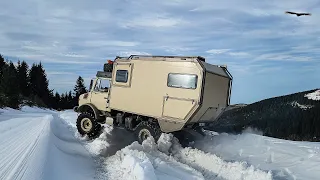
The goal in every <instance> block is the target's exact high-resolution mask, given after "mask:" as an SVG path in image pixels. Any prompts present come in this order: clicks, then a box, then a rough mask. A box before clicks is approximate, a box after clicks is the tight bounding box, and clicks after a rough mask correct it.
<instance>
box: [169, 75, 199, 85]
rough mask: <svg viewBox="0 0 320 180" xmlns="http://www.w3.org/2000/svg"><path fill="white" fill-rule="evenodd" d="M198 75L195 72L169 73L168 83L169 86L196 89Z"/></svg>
mask: <svg viewBox="0 0 320 180" xmlns="http://www.w3.org/2000/svg"><path fill="white" fill-rule="evenodd" d="M197 80H198V76H197V75H195V74H175V73H170V74H169V75H168V82H167V85H168V86H169V87H176V88H185V89H196V87H197Z"/></svg>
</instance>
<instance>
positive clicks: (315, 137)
mask: <svg viewBox="0 0 320 180" xmlns="http://www.w3.org/2000/svg"><path fill="white" fill-rule="evenodd" d="M319 119H320V90H319V89H312V90H308V91H303V92H297V93H293V94H288V95H284V96H278V97H273V98H268V99H265V100H262V101H259V102H255V103H252V104H248V105H246V106H242V107H237V108H232V109H230V110H228V111H226V112H224V113H223V114H222V116H221V117H220V118H219V119H218V120H217V121H215V122H214V127H212V128H211V129H210V130H212V131H216V132H228V133H240V132H242V131H243V130H244V129H246V128H247V127H253V128H257V129H259V130H261V131H262V132H263V135H265V136H269V137H275V138H280V139H288V140H299V141H301V140H304V141H320V121H319Z"/></svg>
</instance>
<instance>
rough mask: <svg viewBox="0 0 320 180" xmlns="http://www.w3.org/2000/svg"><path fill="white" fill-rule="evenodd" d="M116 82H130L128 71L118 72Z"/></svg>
mask: <svg viewBox="0 0 320 180" xmlns="http://www.w3.org/2000/svg"><path fill="white" fill-rule="evenodd" d="M116 81H117V82H123V83H126V82H127V81H128V71H127V70H117V73H116Z"/></svg>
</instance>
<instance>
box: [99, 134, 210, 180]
mask: <svg viewBox="0 0 320 180" xmlns="http://www.w3.org/2000/svg"><path fill="white" fill-rule="evenodd" d="M164 147H166V146H164ZM158 148H159V147H158V146H157V144H155V142H154V140H153V139H152V138H149V139H147V140H146V141H144V142H143V143H142V145H141V144H139V143H138V142H134V143H132V144H131V145H129V146H127V147H125V148H123V149H121V150H119V151H118V152H117V153H116V154H115V155H114V156H111V157H109V158H106V160H105V162H104V164H105V171H106V172H107V176H108V178H110V179H136V180H138V179H139V180H143V179H150V180H161V179H163V180H176V179H195V180H197V179H198V180H200V179H204V177H203V176H202V174H201V173H200V172H198V171H197V170H195V169H193V168H191V167H189V166H188V165H186V164H183V163H180V162H178V161H177V160H175V159H174V157H172V156H168V155H167V154H165V153H163V152H161V151H159V149H158Z"/></svg>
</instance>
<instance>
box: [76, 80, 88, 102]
mask: <svg viewBox="0 0 320 180" xmlns="http://www.w3.org/2000/svg"><path fill="white" fill-rule="evenodd" d="M73 90H74V92H75V99H78V98H79V96H80V95H81V94H84V93H86V92H87V90H86V87H85V85H84V80H83V78H82V77H81V76H79V77H78V79H77V81H76V85H75V86H74V89H73Z"/></svg>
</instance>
